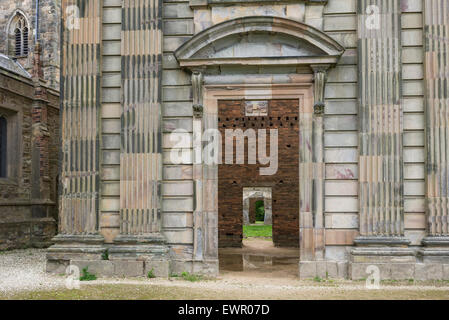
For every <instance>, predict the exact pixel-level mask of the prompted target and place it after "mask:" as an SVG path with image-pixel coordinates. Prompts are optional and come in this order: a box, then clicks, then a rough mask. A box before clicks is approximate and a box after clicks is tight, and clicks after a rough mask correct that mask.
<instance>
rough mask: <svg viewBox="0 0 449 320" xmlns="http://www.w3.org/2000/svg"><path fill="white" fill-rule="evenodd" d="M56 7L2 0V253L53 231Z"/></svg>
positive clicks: (44, 239)
mask: <svg viewBox="0 0 449 320" xmlns="http://www.w3.org/2000/svg"><path fill="white" fill-rule="evenodd" d="M59 6H60V4H59V1H50V0H41V1H40V3H39V6H36V1H35V0H33V1H31V0H23V1H19V0H15V1H14V0H11V1H1V2H0V30H1V32H0V250H4V249H13V248H22V247H28V246H38V247H43V246H49V245H50V244H51V243H52V242H51V239H52V237H54V235H55V234H56V231H57V220H58V218H57V217H58V213H57V201H58V199H57V198H58V197H57V194H58V193H57V175H58V152H59V25H60V24H59V20H60V15H59ZM36 7H39V17H38V15H36ZM37 21H38V23H37ZM37 24H38V25H39V28H37V27H36V26H37ZM36 30H38V31H37V32H36ZM36 34H37V37H36Z"/></svg>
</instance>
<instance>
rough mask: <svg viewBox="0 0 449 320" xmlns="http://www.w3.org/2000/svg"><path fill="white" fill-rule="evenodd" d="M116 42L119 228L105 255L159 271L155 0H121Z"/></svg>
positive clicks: (163, 252)
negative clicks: (118, 47) (119, 110)
mask: <svg viewBox="0 0 449 320" xmlns="http://www.w3.org/2000/svg"><path fill="white" fill-rule="evenodd" d="M121 42H122V52H121V56H122V84H121V85H122V116H121V121H122V132H121V153H120V234H119V235H118V236H117V237H116V238H115V239H114V244H115V246H114V247H112V248H111V249H110V256H111V259H112V260H114V259H127V258H129V257H142V258H143V259H146V260H151V261H154V265H152V264H151V263H149V262H146V263H145V268H150V269H151V268H154V269H155V273H156V275H158V276H163V275H168V260H167V247H166V245H165V237H164V236H163V235H162V234H161V219H162V217H161V202H162V197H161V180H162V133H161V132H162V130H161V94H162V89H161V78H162V1H161V0H145V1H133V0H124V1H122V36H121ZM145 273H146V272H145Z"/></svg>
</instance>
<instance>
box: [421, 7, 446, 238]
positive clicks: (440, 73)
mask: <svg viewBox="0 0 449 320" xmlns="http://www.w3.org/2000/svg"><path fill="white" fill-rule="evenodd" d="M424 6H425V9H424V12H425V16H424V33H425V46H426V47H425V69H426V121H427V123H426V131H427V132H426V134H427V215H428V233H429V235H430V236H449V208H448V206H449V195H448V188H449V147H448V141H449V92H448V90H449V89H448V86H449V81H448V80H449V72H448V66H449V3H448V2H447V1H446V0H425V2H424Z"/></svg>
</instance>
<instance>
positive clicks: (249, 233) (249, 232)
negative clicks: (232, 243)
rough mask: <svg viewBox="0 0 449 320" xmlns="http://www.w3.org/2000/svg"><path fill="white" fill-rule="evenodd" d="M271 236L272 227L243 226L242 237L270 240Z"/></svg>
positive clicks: (262, 225)
mask: <svg viewBox="0 0 449 320" xmlns="http://www.w3.org/2000/svg"><path fill="white" fill-rule="evenodd" d="M272 236H273V227H272V226H271V225H264V224H261V225H256V226H254V225H253V226H243V237H245V238H250V237H265V238H271V237H272Z"/></svg>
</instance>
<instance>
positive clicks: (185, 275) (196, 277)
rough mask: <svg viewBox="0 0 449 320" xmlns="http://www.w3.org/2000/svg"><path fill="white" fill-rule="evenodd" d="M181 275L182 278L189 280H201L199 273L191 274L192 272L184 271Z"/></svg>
mask: <svg viewBox="0 0 449 320" xmlns="http://www.w3.org/2000/svg"><path fill="white" fill-rule="evenodd" d="M181 277H182V278H183V279H184V280H186V281H190V282H197V281H201V280H203V277H202V276H201V275H197V274H192V273H189V272H186V271H185V272H183V273H181Z"/></svg>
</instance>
